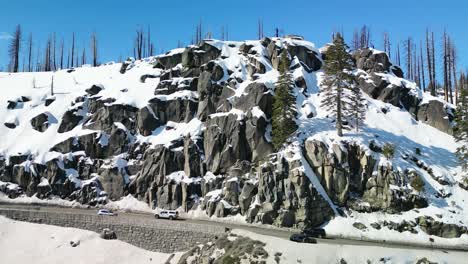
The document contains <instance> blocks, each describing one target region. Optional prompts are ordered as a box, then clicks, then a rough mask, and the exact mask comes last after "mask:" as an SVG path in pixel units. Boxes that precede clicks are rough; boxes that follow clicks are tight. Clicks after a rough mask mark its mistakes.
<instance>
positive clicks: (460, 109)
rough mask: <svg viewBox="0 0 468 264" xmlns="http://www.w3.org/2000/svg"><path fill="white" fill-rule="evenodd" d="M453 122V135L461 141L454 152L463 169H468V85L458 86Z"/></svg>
mask: <svg viewBox="0 0 468 264" xmlns="http://www.w3.org/2000/svg"><path fill="white" fill-rule="evenodd" d="M455 123H456V124H455V127H454V128H453V136H454V137H455V140H456V141H457V142H459V143H461V146H460V147H458V148H457V152H456V154H457V157H458V159H459V160H460V163H461V165H462V167H463V169H465V170H468V85H466V86H465V85H462V86H461V87H460V96H459V98H458V106H457V112H456V116H455Z"/></svg>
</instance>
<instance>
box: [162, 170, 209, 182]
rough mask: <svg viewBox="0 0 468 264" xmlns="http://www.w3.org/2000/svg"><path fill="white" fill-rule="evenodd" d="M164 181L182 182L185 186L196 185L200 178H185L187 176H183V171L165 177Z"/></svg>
mask: <svg viewBox="0 0 468 264" xmlns="http://www.w3.org/2000/svg"><path fill="white" fill-rule="evenodd" d="M166 179H167V180H168V181H172V182H175V183H181V182H183V183H187V184H191V183H196V182H200V181H201V178H199V177H192V178H189V177H187V175H185V172H184V171H176V172H173V173H171V174H169V175H167V176H166Z"/></svg>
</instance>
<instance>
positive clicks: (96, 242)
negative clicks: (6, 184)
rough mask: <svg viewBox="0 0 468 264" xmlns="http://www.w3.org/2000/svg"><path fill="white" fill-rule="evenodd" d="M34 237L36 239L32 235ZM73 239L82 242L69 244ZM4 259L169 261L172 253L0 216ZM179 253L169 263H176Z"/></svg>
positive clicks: (39, 261)
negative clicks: (74, 245) (73, 244)
mask: <svg viewBox="0 0 468 264" xmlns="http://www.w3.org/2000/svg"><path fill="white" fill-rule="evenodd" d="M31 238H34V239H31ZM70 241H74V242H77V241H79V242H80V244H79V245H78V246H76V247H72V246H70ZM0 248H1V249H2V250H1V255H2V263H35V264H42V263H44V264H50V263H64V261H65V260H66V263H69V264H73V263H77V264H78V263H93V264H99V263H102V264H104V263H109V260H112V261H111V262H112V263H116V264H118V263H156V264H157V263H161V264H163V263H166V260H168V259H169V257H170V254H164V253H159V252H151V251H146V250H143V249H141V248H137V247H135V246H132V245H130V244H127V243H125V242H122V241H119V240H104V239H101V238H100V237H99V235H98V234H97V233H94V232H90V231H84V230H80V229H75V228H64V227H57V226H49V225H42V224H33V223H26V222H17V221H14V220H10V219H7V218H5V217H3V216H0ZM180 255H181V254H180V253H178V254H176V256H175V257H174V258H173V259H172V260H171V262H170V263H177V259H178V258H179V257H180Z"/></svg>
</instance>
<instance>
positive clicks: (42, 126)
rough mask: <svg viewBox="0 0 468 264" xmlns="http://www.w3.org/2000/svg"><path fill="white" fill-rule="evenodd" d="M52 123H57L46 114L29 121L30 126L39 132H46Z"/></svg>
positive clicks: (49, 114)
mask: <svg viewBox="0 0 468 264" xmlns="http://www.w3.org/2000/svg"><path fill="white" fill-rule="evenodd" d="M53 123H57V119H56V118H55V117H54V116H53V115H52V114H51V113H48V112H45V113H42V114H39V115H37V116H35V117H33V118H32V119H31V126H32V127H33V128H34V129H35V130H37V131H39V132H44V131H46V130H47V128H49V126H50V124H53Z"/></svg>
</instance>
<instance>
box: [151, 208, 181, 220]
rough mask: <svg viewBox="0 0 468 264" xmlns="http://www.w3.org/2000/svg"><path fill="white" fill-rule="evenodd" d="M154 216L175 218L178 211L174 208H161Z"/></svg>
mask: <svg viewBox="0 0 468 264" xmlns="http://www.w3.org/2000/svg"><path fill="white" fill-rule="evenodd" d="M154 217H156V219H160V218H163V219H169V220H176V219H178V218H179V212H177V211H175V210H163V211H161V212H159V213H156V214H155V215H154Z"/></svg>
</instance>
